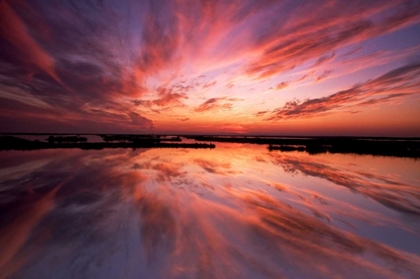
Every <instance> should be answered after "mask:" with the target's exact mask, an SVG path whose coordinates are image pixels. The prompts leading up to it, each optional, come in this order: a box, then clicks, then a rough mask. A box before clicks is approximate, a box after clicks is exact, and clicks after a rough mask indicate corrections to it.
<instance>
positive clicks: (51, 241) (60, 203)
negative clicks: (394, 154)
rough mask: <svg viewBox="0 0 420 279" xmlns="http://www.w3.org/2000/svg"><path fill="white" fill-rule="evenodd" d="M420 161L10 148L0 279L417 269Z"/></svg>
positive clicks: (2, 172)
mask: <svg viewBox="0 0 420 279" xmlns="http://www.w3.org/2000/svg"><path fill="white" fill-rule="evenodd" d="M419 170H420V161H418V160H417V161H416V160H412V159H401V158H390V157H373V156H359V155H340V154H335V155H332V154H320V155H316V156H313V155H308V154H306V153H303V152H281V151H272V152H269V151H268V150H267V148H266V147H265V146H258V145H248V144H228V143H225V144H224V143H218V144H217V148H216V149H214V150H199V149H198V150H195V149H139V150H128V149H107V150H100V151H84V150H78V149H66V150H41V151H26V152H21V151H7V152H0V270H1V272H0V278H8V277H10V278H331V277H335V278H398V277H401V278H419V277H420V217H419V216H420V171H419Z"/></svg>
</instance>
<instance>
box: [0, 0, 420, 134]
mask: <svg viewBox="0 0 420 279" xmlns="http://www.w3.org/2000/svg"><path fill="white" fill-rule="evenodd" d="M0 132H44V133H52V132H59V133H63V132H68V133H162V134H165V133H171V134H176V133H179V134H266V135H361V136H420V1H419V0H413V1H403V0H401V1H384V0H379V1H374V0H369V1H366V0H363V1H347V0H342V1H340V0H329V1H299V0H290V1H281V0H271V1H270V0H267V1H266V0H235V1H226V0H202V1H199V0H194V1H193V0H173V1H169V0H167V1H160V0H150V1H146V0H144V1H134V0H132V1H128V0H127V1H120V0H114V1H112V0H103V1H101V0H96V1H94V0H89V1H87V0H86V1H77V0H73V1H71V0H32V1H29V0H28V1H25V0H10V1H9V0H7V1H4V0H3V1H2V0H0Z"/></svg>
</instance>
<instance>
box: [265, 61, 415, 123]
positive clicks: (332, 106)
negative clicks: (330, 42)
mask: <svg viewBox="0 0 420 279" xmlns="http://www.w3.org/2000/svg"><path fill="white" fill-rule="evenodd" d="M419 77H420V63H413V64H408V65H405V66H402V67H400V68H397V69H394V70H392V71H389V72H388V73H386V74H384V75H382V76H379V77H377V78H375V79H373V80H369V81H366V82H364V83H362V84H358V85H355V86H354V87H351V88H349V89H347V90H343V91H340V92H337V93H334V94H332V95H329V96H327V97H323V98H315V99H307V100H303V101H300V100H293V101H289V102H286V104H285V105H284V106H283V107H282V108H278V109H275V110H274V111H272V113H271V115H270V116H269V117H268V119H269V120H279V119H290V118H301V117H305V118H310V117H315V116H319V115H325V114H327V113H331V112H332V111H334V110H336V109H340V110H341V111H343V110H344V109H349V108H356V107H357V108H363V107H365V106H370V105H372V104H378V103H383V102H389V101H391V100H395V99H398V98H401V97H404V96H407V95H413V94H418V93H419V92H418V88H419V86H420V78H419Z"/></svg>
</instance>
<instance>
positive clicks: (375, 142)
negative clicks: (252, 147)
mask: <svg viewBox="0 0 420 279" xmlns="http://www.w3.org/2000/svg"><path fill="white" fill-rule="evenodd" d="M188 138H191V139H195V140H196V141H206V142H233V143H253V144H268V145H269V147H268V148H269V149H270V150H281V151H306V152H308V153H309V154H318V153H325V152H329V153H351V154H360V155H379V156H394V157H408V158H420V141H419V140H418V139H405V140H402V139H380V140H379V139H369V138H350V137H342V138H340V137H325V138H321V137H317V138H262V137H211V136H190V137H188Z"/></svg>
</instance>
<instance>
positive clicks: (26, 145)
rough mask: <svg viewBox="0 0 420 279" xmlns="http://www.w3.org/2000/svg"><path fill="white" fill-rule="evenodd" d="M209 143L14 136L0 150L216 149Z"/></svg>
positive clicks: (3, 140) (0, 140) (0, 143)
mask: <svg viewBox="0 0 420 279" xmlns="http://www.w3.org/2000/svg"><path fill="white" fill-rule="evenodd" d="M215 147H216V146H215V145H214V144H209V143H167V142H154V141H150V140H144V141H141V140H135V141H129V142H83V141H82V142H65V141H61V142H41V141H30V140H26V139H22V138H18V137H13V136H3V137H0V150H37V149H53V148H80V149H86V150H90V149H94V150H99V149H104V148H215Z"/></svg>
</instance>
